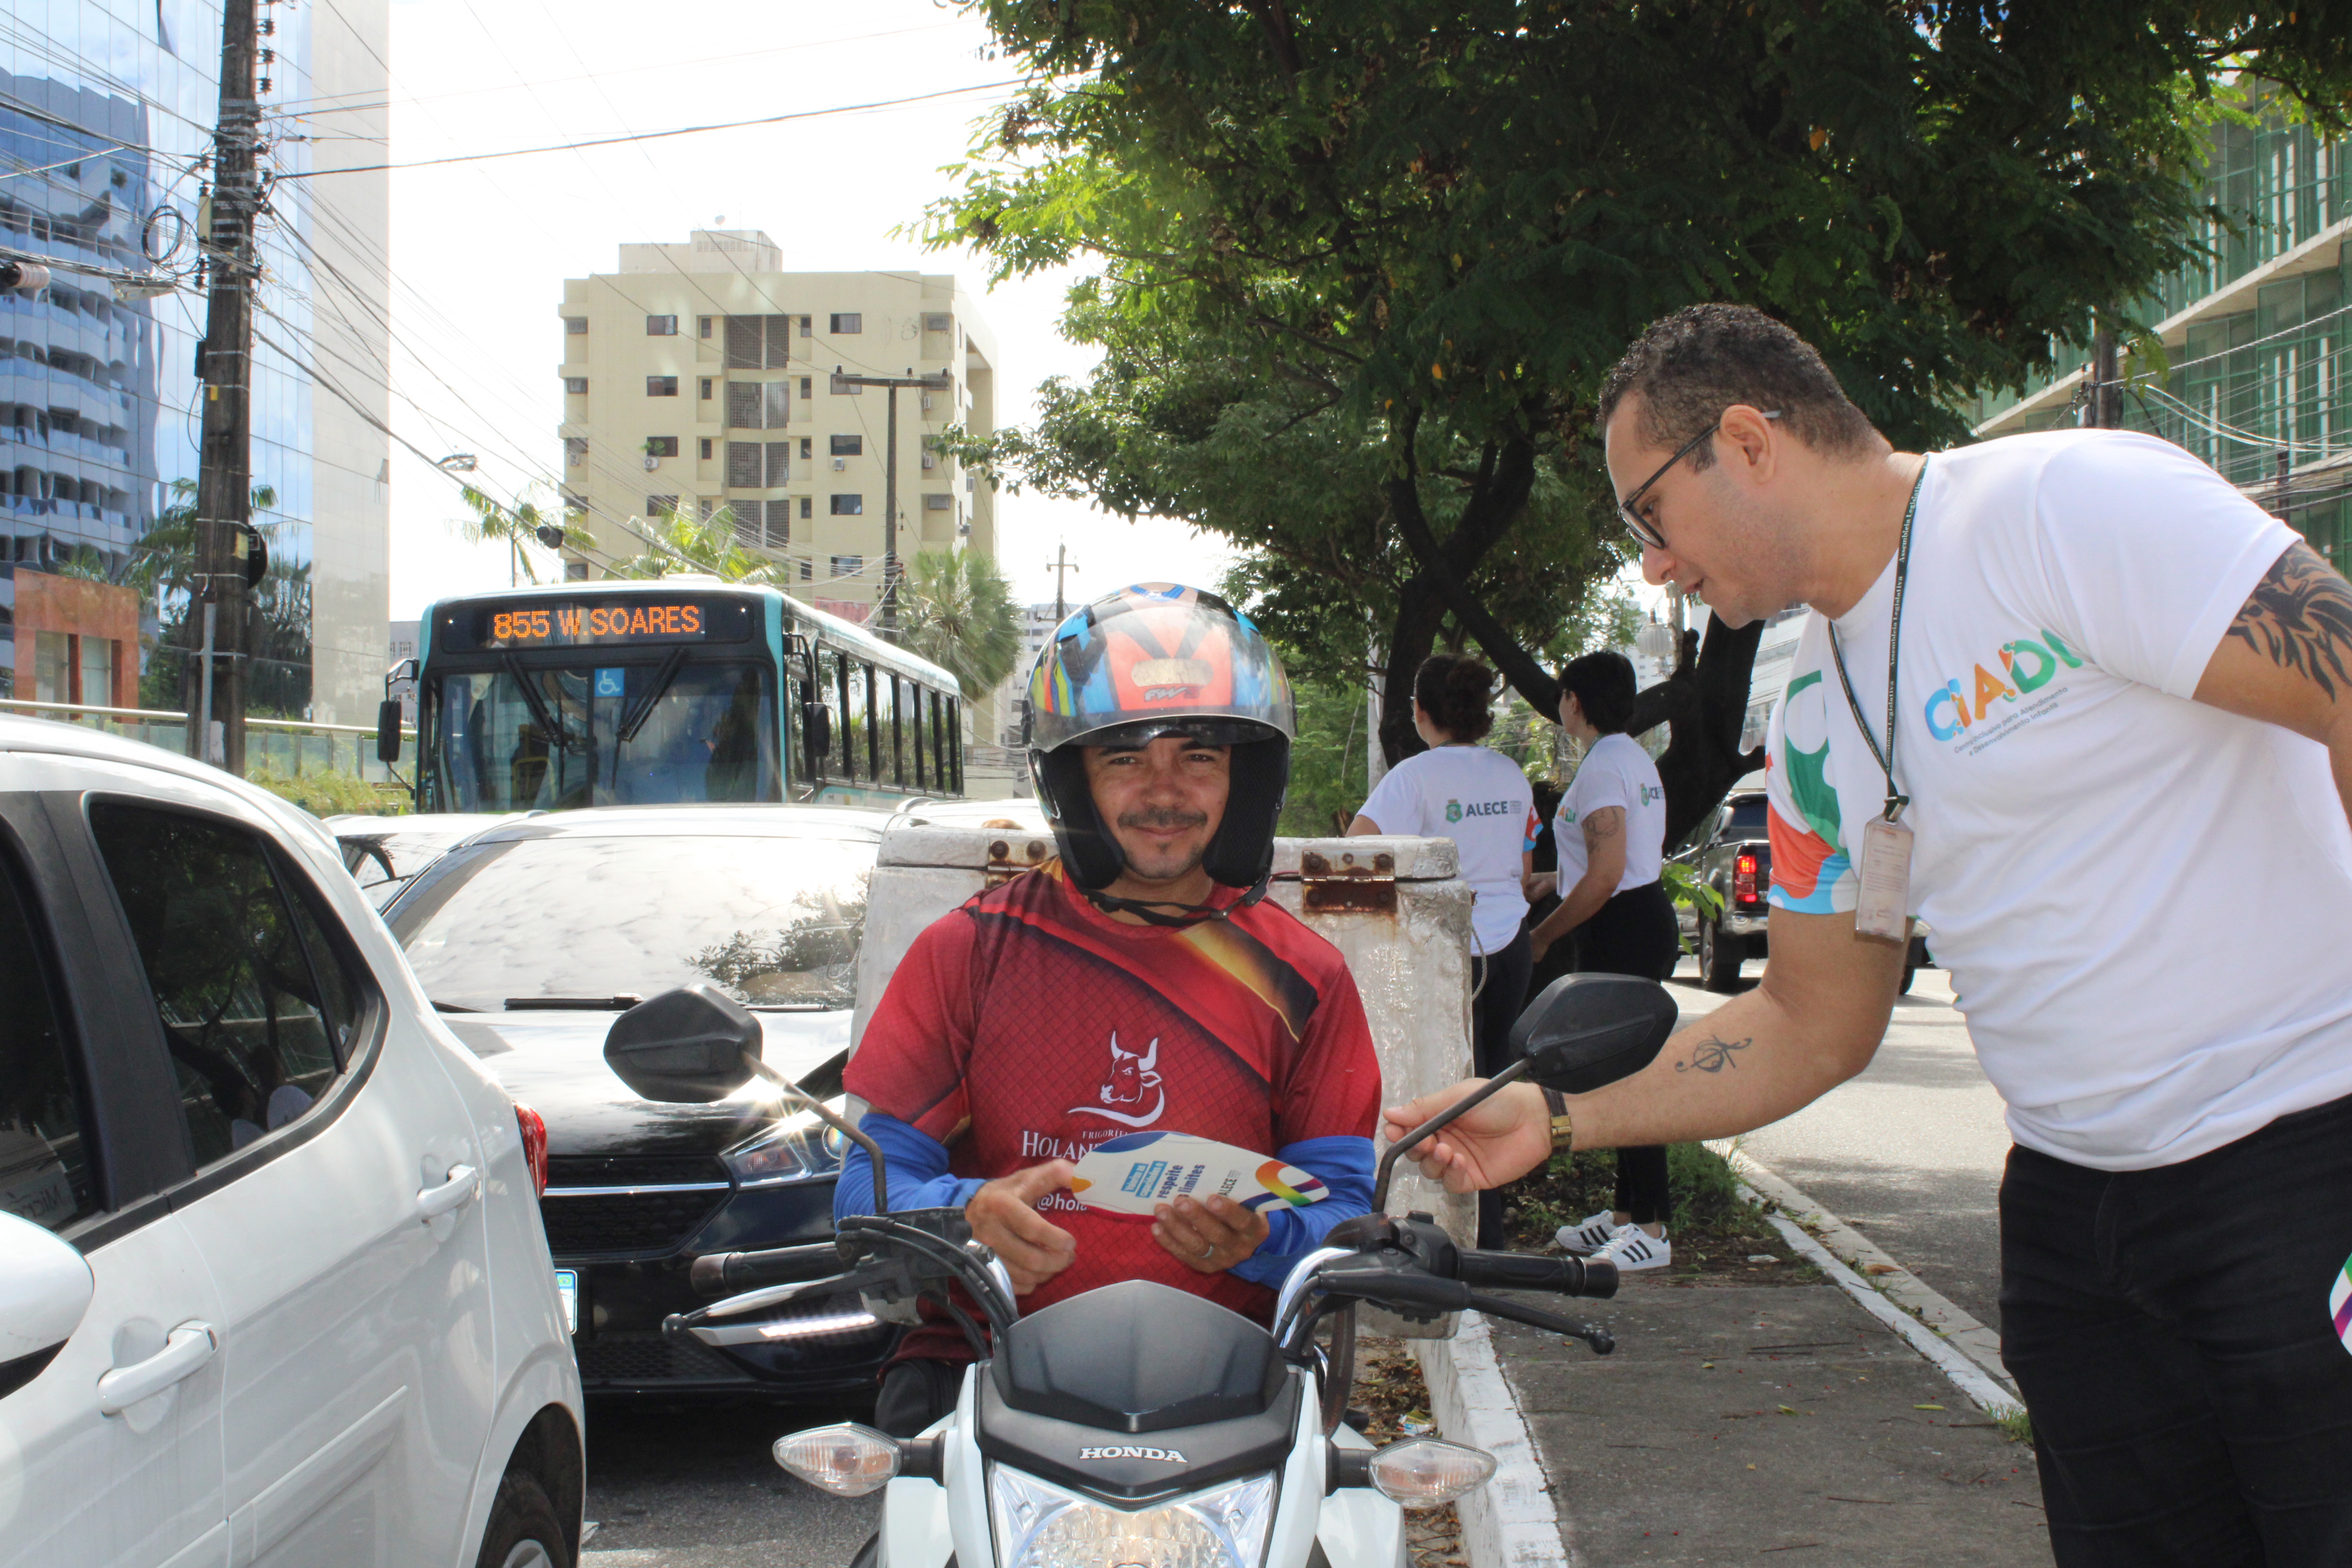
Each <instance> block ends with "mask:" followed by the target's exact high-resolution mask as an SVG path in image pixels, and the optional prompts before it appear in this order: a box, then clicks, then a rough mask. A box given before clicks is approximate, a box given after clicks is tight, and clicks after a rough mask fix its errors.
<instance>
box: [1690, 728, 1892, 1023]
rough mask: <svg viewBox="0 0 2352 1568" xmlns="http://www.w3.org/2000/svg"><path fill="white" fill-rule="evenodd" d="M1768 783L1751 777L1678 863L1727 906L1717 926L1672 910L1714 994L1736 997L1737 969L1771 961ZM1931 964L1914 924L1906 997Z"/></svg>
mask: <svg viewBox="0 0 2352 1568" xmlns="http://www.w3.org/2000/svg"><path fill="white" fill-rule="evenodd" d="M1765 816H1766V814H1765V806H1764V775H1763V774H1762V773H1749V774H1748V775H1747V776H1746V777H1745V778H1743V779H1741V780H1740V781H1739V782H1738V784H1734V785H1733V786H1732V788H1731V793H1730V794H1728V795H1725V796H1724V798H1723V804H1722V805H1718V806H1717V807H1716V808H1715V809H1714V810H1713V811H1711V812H1709V813H1708V814H1707V815H1706V816H1705V817H1704V818H1702V819H1701V820H1700V822H1699V825H1698V826H1696V828H1694V829H1692V830H1691V836H1690V837H1689V838H1687V839H1686V840H1685V841H1684V847H1683V849H1682V850H1681V851H1680V852H1679V853H1677V854H1675V856H1674V857H1673V859H1674V861H1675V864H1676V865H1680V866H1686V867H1688V868H1690V870H1691V872H1692V875H1693V877H1694V879H1696V880H1697V881H1698V882H1699V883H1700V884H1701V885H1702V886H1705V887H1707V888H1711V889H1714V890H1715V893H1716V896H1717V897H1718V898H1719V899H1721V900H1723V902H1722V905H1721V908H1720V909H1719V910H1718V911H1717V914H1716V916H1715V917H1714V918H1713V919H1708V918H1706V917H1704V916H1702V915H1701V914H1700V913H1699V912H1698V910H1696V909H1694V908H1692V907H1691V906H1690V905H1688V904H1682V903H1677V904H1676V905H1675V920H1676V921H1678V922H1680V924H1681V926H1682V931H1683V938H1684V941H1685V942H1686V943H1687V944H1688V945H1689V947H1690V949H1691V951H1692V952H1695V953H1696V954H1697V955H1698V973H1699V984H1702V985H1704V986H1706V988H1707V989H1708V990H1709V991H1737V990H1738V989H1739V966H1740V964H1741V963H1744V962H1745V961H1747V960H1748V959H1751V958H1755V959H1761V958H1763V957H1765V956H1766V954H1767V947H1766V942H1767V934H1766V933H1767V917H1768V916H1769V913H1770V911H1769V910H1768V909H1767V908H1766V907H1765V901H1764V900H1765V895H1766V894H1767V893H1769V891H1771V889H1772V845H1771V840H1770V835H1769V833H1768V832H1767V830H1766V826H1765ZM1931 963H1933V960H1931V959H1930V958H1929V957H1928V956H1927V926H1926V925H1925V924H1916V925H1915V926H1914V927H1913V931H1912V937H1911V951H1910V952H1908V953H1906V955H1905V957H1904V961H1903V987H1902V988H1903V989H1904V990H1905V991H1906V992H1907V991H1909V990H1910V989H1911V982H1912V979H1913V977H1914V976H1916V974H1917V973H1918V972H1919V969H1920V966H1921V965H1922V964H1931Z"/></svg>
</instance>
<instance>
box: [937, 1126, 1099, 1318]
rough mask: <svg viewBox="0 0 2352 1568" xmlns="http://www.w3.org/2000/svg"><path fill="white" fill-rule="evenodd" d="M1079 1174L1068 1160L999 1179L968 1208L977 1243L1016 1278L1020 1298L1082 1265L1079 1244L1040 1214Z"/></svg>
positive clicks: (973, 1197) (1015, 1290)
mask: <svg viewBox="0 0 2352 1568" xmlns="http://www.w3.org/2000/svg"><path fill="white" fill-rule="evenodd" d="M1076 1173H1077V1167H1076V1165H1073V1164H1071V1163H1069V1162H1068V1161H1067V1160H1048V1161H1047V1162H1046V1163H1044V1164H1042V1165H1032V1166H1030V1167H1029V1168H1028V1169H1027V1170H1025V1171H1015V1172H1013V1174H1011V1175H1009V1176H999V1177H998V1178H997V1179H996V1180H994V1181H992V1182H990V1183H989V1184H986V1185H985V1186H983V1187H982V1188H981V1189H980V1191H978V1192H976V1193H974V1194H971V1202H970V1203H967V1204H965V1205H963V1216H964V1218H965V1219H967V1220H970V1221H971V1234H972V1237H973V1239H974V1240H977V1241H981V1242H983V1243H985V1244H986V1245H987V1246H988V1247H990V1248H992V1250H993V1251H994V1252H995V1254H996V1257H997V1260H998V1261H999V1262H1001V1263H1003V1265H1004V1271H1005V1272H1006V1273H1007V1274H1010V1275H1012V1276H1013V1293H1014V1294H1015V1295H1021V1296H1026V1295H1027V1294H1029V1292H1030V1291H1032V1290H1034V1289H1037V1287H1038V1286H1040V1285H1042V1284H1044V1283H1045V1281H1046V1280H1048V1279H1052V1278H1053V1277H1054V1276H1055V1275H1056V1274H1059V1273H1060V1272H1061V1271H1062V1270H1063V1269H1065V1268H1068V1267H1069V1266H1070V1265H1071V1264H1072V1263H1074V1262H1076V1261H1077V1257H1078V1244H1077V1242H1076V1240H1075V1239H1073V1238H1072V1237H1071V1236H1070V1233H1069V1232H1068V1231H1066V1230H1064V1229H1063V1228H1062V1227H1061V1226H1057V1225H1055V1224H1054V1223H1052V1222H1051V1221H1050V1220H1048V1219H1046V1217H1045V1215H1041V1214H1039V1213H1038V1212H1037V1205H1038V1203H1039V1202H1040V1201H1042V1200H1043V1199H1044V1198H1045V1196H1046V1194H1049V1193H1057V1192H1063V1191H1066V1190H1067V1189H1068V1187H1069V1184H1070V1178H1071V1177H1072V1176H1074V1175H1076Z"/></svg>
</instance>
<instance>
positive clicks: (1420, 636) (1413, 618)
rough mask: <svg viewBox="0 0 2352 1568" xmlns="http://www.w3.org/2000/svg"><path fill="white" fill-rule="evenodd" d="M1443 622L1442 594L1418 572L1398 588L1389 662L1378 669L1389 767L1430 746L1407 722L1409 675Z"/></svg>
mask: <svg viewBox="0 0 2352 1568" xmlns="http://www.w3.org/2000/svg"><path fill="white" fill-rule="evenodd" d="M1444 625H1445V595H1444V594H1442V593H1441V592H1439V591H1438V588H1437V586H1436V584H1433V583H1432V582H1430V580H1429V574H1427V573H1426V572H1417V573H1415V574H1413V575H1412V576H1411V577H1408V578H1407V579H1405V583H1404V586H1403V587H1402V588H1400V589H1399V590H1398V591H1397V615H1396V624H1395V625H1394V626H1391V627H1390V628H1389V637H1388V662H1387V664H1386V665H1385V666H1384V667H1383V668H1382V669H1381V737H1380V739H1381V752H1382V754H1384V755H1385V756H1386V757H1387V758H1388V762H1389V766H1391V767H1394V766H1396V765H1397V764H1398V763H1401V762H1402V761H1404V760H1405V759H1406V758H1407V757H1410V756H1413V755H1416V754H1418V753H1419V752H1425V751H1427V750H1429V748H1428V746H1426V745H1425V744H1423V742H1422V739H1421V731H1418V730H1416V729H1414V728H1413V727H1412V678H1413V676H1414V674H1415V673H1416V672H1417V671H1419V669H1420V668H1421V661H1422V660H1423V659H1425V658H1428V657H1429V653H1430V649H1432V648H1433V647H1436V646H1437V634H1438V633H1439V631H1441V630H1442V629H1444Z"/></svg>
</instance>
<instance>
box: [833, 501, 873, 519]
mask: <svg viewBox="0 0 2352 1568" xmlns="http://www.w3.org/2000/svg"><path fill="white" fill-rule="evenodd" d="M833 515H834V516H835V517H864V516H865V515H866V498H865V497H864V496H835V497H834V498H833Z"/></svg>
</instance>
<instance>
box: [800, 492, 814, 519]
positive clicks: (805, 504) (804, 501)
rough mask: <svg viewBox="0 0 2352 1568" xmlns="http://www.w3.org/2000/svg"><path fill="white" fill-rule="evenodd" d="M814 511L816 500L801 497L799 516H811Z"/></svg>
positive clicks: (812, 497) (811, 497)
mask: <svg viewBox="0 0 2352 1568" xmlns="http://www.w3.org/2000/svg"><path fill="white" fill-rule="evenodd" d="M815 510H816V498H815V497H814V496H803V497H801V515H802V516H803V517H809V516H812V515H814V512H815Z"/></svg>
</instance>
